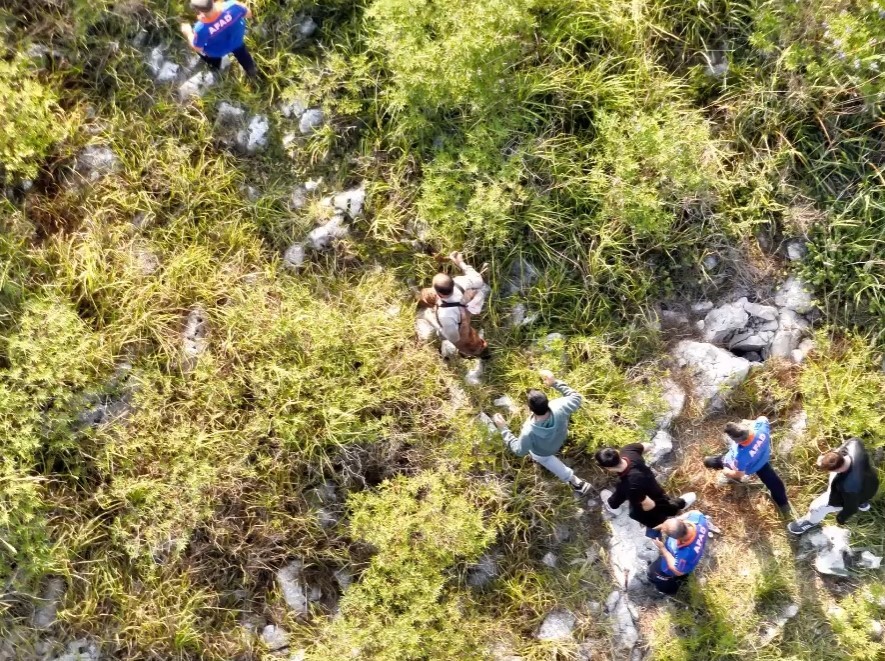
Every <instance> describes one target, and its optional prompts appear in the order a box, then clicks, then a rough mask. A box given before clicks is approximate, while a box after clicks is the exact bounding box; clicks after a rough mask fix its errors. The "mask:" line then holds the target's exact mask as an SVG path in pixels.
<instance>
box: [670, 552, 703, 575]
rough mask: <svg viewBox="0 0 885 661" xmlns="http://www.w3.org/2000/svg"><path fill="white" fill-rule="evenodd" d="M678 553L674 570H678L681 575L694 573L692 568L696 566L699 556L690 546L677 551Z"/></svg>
mask: <svg viewBox="0 0 885 661" xmlns="http://www.w3.org/2000/svg"><path fill="white" fill-rule="evenodd" d="M679 551H680V553H679V555H678V556H677V557H676V569H678V570H679V571H680V572H682V573H683V574H688V573H690V572H692V571H694V568H695V567H697V566H698V561H700V559H701V556H700V555H698V554H697V553H695V552H694V551H693V550H692V548H691V547H690V546H688V547H686V548H684V549H679Z"/></svg>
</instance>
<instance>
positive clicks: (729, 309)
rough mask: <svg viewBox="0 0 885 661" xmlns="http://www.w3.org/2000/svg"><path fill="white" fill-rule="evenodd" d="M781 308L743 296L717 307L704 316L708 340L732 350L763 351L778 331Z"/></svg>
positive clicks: (705, 336) (705, 337) (705, 338)
mask: <svg viewBox="0 0 885 661" xmlns="http://www.w3.org/2000/svg"><path fill="white" fill-rule="evenodd" d="M778 326H779V325H778V311H777V309H776V308H773V307H770V306H767V305H757V304H756V303H750V302H749V301H748V300H747V299H746V298H741V299H739V300H738V301H737V302H735V303H729V304H728V305H723V306H721V307H718V308H714V309H713V310H710V312H708V313H707V316H706V317H705V318H704V341H705V342H711V343H713V344H718V345H722V346H725V347H727V348H728V349H730V350H732V351H740V352H747V351H757V352H761V351H762V350H763V349H765V348H766V347H768V345H769V344H770V343H771V341H772V339H773V338H774V334H775V332H776V331H777V330H778Z"/></svg>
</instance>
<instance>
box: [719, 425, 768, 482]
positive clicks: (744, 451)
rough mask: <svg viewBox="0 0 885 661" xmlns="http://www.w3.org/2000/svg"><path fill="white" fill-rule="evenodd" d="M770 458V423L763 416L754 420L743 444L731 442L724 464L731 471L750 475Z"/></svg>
mask: <svg viewBox="0 0 885 661" xmlns="http://www.w3.org/2000/svg"><path fill="white" fill-rule="evenodd" d="M770 458H771V423H770V422H768V418H766V417H765V416H764V415H763V416H760V417H758V418H756V421H755V422H754V423H753V428H752V429H751V430H750V435H749V436H748V437H747V440H746V441H744V442H743V443H735V442H734V441H732V442H731V446H730V447H729V448H728V452H727V453H726V454H725V459H724V462H723V463H724V464H725V465H726V466H728V468H731V469H732V470H737V471H742V472H744V473H746V474H747V475H752V474H753V473H755V472H756V471H758V470H759V469H760V468H762V467H763V466H764V465H765V464H767V463H768V460H769V459H770Z"/></svg>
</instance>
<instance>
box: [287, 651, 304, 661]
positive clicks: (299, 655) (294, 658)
mask: <svg viewBox="0 0 885 661" xmlns="http://www.w3.org/2000/svg"><path fill="white" fill-rule="evenodd" d="M306 658H307V650H306V649H304V648H302V649H300V650H295V651H294V652H292V654H291V655H290V656H289V661H304V660H305V659H306Z"/></svg>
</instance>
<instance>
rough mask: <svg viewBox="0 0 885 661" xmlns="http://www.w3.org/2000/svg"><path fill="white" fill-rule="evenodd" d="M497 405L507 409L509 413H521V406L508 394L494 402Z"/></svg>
mask: <svg viewBox="0 0 885 661" xmlns="http://www.w3.org/2000/svg"><path fill="white" fill-rule="evenodd" d="M492 403H493V404H494V405H495V406H500V407H501V408H504V409H507V411H508V412H509V413H519V411H520V408H519V407H518V406H517V405H516V404H514V403H513V400H512V399H510V398H509V397H508V396H507V395H502V396H501V397H498V398H497V399H496V400H495V401H493V402H492Z"/></svg>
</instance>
